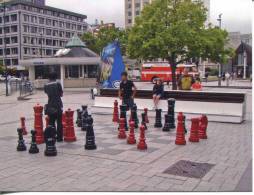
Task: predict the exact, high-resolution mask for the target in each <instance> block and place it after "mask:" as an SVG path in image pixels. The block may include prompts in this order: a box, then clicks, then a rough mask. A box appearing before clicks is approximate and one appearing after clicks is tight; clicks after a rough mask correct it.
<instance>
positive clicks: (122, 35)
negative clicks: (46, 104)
mask: <svg viewBox="0 0 254 195" xmlns="http://www.w3.org/2000/svg"><path fill="white" fill-rule="evenodd" d="M82 39H83V41H84V42H85V43H86V45H87V47H88V48H89V49H91V50H93V51H94V52H96V53H98V54H99V53H101V52H102V50H103V48H104V47H106V46H107V45H108V44H109V43H111V42H113V41H115V40H118V41H119V42H120V45H121V49H122V53H123V55H125V53H126V46H127V43H128V30H121V29H119V28H115V27H113V28H106V27H105V28H101V29H100V30H99V32H98V33H96V34H93V33H91V32H87V33H85V34H84V35H83V37H82Z"/></svg>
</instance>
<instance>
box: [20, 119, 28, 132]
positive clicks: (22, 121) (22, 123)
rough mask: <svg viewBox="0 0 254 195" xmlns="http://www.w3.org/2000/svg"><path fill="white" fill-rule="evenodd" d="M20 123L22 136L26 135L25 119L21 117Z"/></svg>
mask: <svg viewBox="0 0 254 195" xmlns="http://www.w3.org/2000/svg"><path fill="white" fill-rule="evenodd" d="M20 122H21V128H22V129H23V135H27V130H26V118H25V117H21V118H20Z"/></svg>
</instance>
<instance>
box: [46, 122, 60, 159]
mask: <svg viewBox="0 0 254 195" xmlns="http://www.w3.org/2000/svg"><path fill="white" fill-rule="evenodd" d="M44 138H45V143H46V150H45V151H44V155H45V156H57V150H56V128H55V127H53V126H50V125H49V126H48V127H47V128H46V129H45V132H44Z"/></svg>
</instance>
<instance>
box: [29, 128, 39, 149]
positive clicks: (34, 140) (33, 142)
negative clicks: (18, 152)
mask: <svg viewBox="0 0 254 195" xmlns="http://www.w3.org/2000/svg"><path fill="white" fill-rule="evenodd" d="M36 133H37V132H36V131H35V130H32V131H31V135H32V141H31V146H30V149H29V153H30V154H37V153H39V148H38V147H37V144H36Z"/></svg>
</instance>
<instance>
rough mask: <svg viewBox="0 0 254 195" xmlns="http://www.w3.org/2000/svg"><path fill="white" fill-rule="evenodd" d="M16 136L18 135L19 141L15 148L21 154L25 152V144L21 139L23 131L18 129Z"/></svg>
mask: <svg viewBox="0 0 254 195" xmlns="http://www.w3.org/2000/svg"><path fill="white" fill-rule="evenodd" d="M17 131H18V135H19V140H18V146H17V151H18V152H23V151H26V144H25V141H24V138H23V129H22V128H18V130H17Z"/></svg>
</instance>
